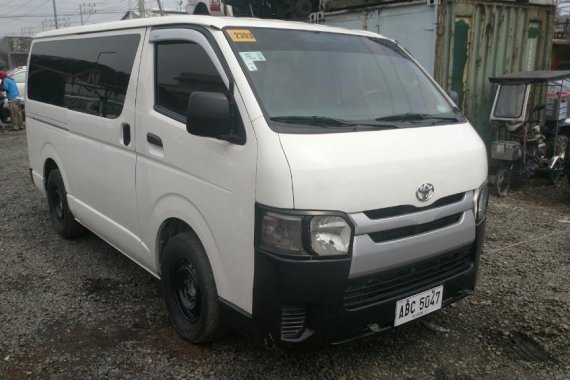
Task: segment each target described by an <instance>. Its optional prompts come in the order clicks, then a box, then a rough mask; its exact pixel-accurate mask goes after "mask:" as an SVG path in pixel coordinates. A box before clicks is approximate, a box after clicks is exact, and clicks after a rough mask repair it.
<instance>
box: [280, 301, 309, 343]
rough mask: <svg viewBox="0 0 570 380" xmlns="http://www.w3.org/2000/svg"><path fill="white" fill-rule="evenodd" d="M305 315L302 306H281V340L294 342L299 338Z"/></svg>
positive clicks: (304, 308)
mask: <svg viewBox="0 0 570 380" xmlns="http://www.w3.org/2000/svg"><path fill="white" fill-rule="evenodd" d="M306 314H307V313H306V307H305V306H304V305H283V306H281V340H294V339H297V338H299V337H300V336H301V334H302V333H303V330H304V329H305V318H306Z"/></svg>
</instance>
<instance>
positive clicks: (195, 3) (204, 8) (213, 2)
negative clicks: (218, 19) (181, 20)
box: [186, 0, 234, 16]
mask: <svg viewBox="0 0 570 380" xmlns="http://www.w3.org/2000/svg"><path fill="white" fill-rule="evenodd" d="M186 11H187V12H188V14H191V15H210V16H233V15H234V14H233V12H232V7H231V6H229V5H226V4H224V3H223V2H222V1H221V0H189V1H188V5H186Z"/></svg>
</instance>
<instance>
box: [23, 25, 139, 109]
mask: <svg viewBox="0 0 570 380" xmlns="http://www.w3.org/2000/svg"><path fill="white" fill-rule="evenodd" d="M139 40H140V36H139V35H138V34H128V35H120V36H112V37H94V38H81V39H73V40H62V41H49V42H38V43H36V44H34V46H33V49H32V55H31V58H30V68H29V79H28V82H29V83H28V96H29V98H30V99H32V100H37V101H40V102H44V103H48V104H52V105H56V106H60V107H66V108H69V109H71V110H75V111H79V112H84V113H88V114H91V115H97V116H102V117H106V118H109V119H115V118H117V117H118V116H119V115H120V114H121V112H122V110H123V104H124V102H125V95H126V93H127V88H128V85H129V80H130V77H131V71H132V68H133V63H134V60H135V55H136V52H137V47H138V45H139Z"/></svg>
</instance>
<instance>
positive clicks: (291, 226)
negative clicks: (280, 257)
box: [261, 211, 303, 254]
mask: <svg viewBox="0 0 570 380" xmlns="http://www.w3.org/2000/svg"><path fill="white" fill-rule="evenodd" d="M301 221H302V219H301V217H300V216H297V215H285V214H278V213H275V212H271V211H268V212H265V213H264V214H263V217H262V221H261V242H262V244H263V245H264V246H265V247H266V248H269V249H271V250H275V251H277V252H282V253H293V254H301V253H303V240H302V229H301Z"/></svg>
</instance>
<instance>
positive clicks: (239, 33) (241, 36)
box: [227, 29, 256, 42]
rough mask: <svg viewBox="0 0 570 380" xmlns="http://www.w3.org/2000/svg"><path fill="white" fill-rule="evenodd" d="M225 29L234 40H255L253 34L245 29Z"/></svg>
mask: <svg viewBox="0 0 570 380" xmlns="http://www.w3.org/2000/svg"><path fill="white" fill-rule="evenodd" d="M227 31H228V34H229V35H230V37H231V39H232V40H233V41H234V42H256V41H255V37H254V36H253V34H252V33H251V32H250V31H249V30H247V29H228V30H227Z"/></svg>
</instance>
